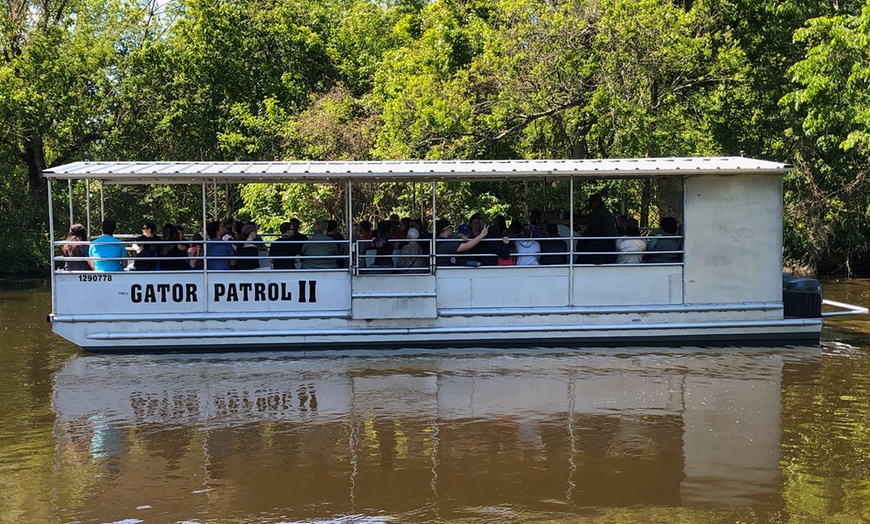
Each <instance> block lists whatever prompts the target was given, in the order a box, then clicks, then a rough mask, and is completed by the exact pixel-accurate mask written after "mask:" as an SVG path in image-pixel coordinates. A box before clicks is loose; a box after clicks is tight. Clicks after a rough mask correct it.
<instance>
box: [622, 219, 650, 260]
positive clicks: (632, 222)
mask: <svg viewBox="0 0 870 524" xmlns="http://www.w3.org/2000/svg"><path fill="white" fill-rule="evenodd" d="M639 236H640V228H639V225H638V223H637V219H634V218H626V219H625V225H624V227H623V236H622V238H618V239H617V240H616V250H617V251H619V255H617V256H616V263H617V264H640V263H641V262H643V254H642V253H643V252H644V251H646V239H645V238H627V237H639ZM627 253H633V254H627Z"/></svg>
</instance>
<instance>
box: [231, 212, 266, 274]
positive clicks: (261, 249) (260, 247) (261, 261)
mask: <svg viewBox="0 0 870 524" xmlns="http://www.w3.org/2000/svg"><path fill="white" fill-rule="evenodd" d="M246 226H254V230H255V231H256V232H257V234H256V236H255V237H254V241H253V244H254V245H255V246H257V257H259V258H257V267H268V266H269V262H268V260H269V259H268V258H267V257H268V255H269V249H268V248H267V247H266V243H265V242H264V241H263V237H261V236H260V228H259V227H257V224H256V223H255V222H245V225H244V226H242V230H244V229H245V227H246ZM244 236H245V234H244V232H243V233H242V237H244ZM244 241H247V239H244ZM236 269H238V268H236Z"/></svg>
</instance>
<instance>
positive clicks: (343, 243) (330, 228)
mask: <svg viewBox="0 0 870 524" xmlns="http://www.w3.org/2000/svg"><path fill="white" fill-rule="evenodd" d="M326 236H328V237H329V238H331V239H333V240H336V241H337V243H336V245H337V246H338V249H339V250H340V251H341V256H342V257H343V258H339V259H338V260H336V263H337V264H338V267H347V239H346V238H344V235H342V234H341V231H339V230H338V222H337V221H335V220H327V221H326Z"/></svg>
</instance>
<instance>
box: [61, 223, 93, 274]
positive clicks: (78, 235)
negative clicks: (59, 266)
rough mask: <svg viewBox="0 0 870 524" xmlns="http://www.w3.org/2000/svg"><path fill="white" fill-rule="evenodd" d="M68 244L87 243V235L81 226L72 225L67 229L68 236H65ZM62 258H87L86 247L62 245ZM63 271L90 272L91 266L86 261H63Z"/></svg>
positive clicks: (81, 245) (82, 245)
mask: <svg viewBox="0 0 870 524" xmlns="http://www.w3.org/2000/svg"><path fill="white" fill-rule="evenodd" d="M66 239H67V241H68V242H87V241H88V233H87V231H85V226H83V225H81V224H73V225H71V226H70V227H69V234H68V235H67V236H66ZM61 252H62V253H63V256H64V257H77V258H84V257H87V256H88V246H86V245H84V244H64V245H63V248H61ZM63 270H64V271H90V270H91V265H90V264H88V261H87V260H64V262H63Z"/></svg>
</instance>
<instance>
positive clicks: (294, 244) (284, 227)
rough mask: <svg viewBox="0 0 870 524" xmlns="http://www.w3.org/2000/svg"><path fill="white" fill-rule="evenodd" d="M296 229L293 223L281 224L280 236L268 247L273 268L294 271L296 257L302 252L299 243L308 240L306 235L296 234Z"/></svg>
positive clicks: (296, 226)
mask: <svg viewBox="0 0 870 524" xmlns="http://www.w3.org/2000/svg"><path fill="white" fill-rule="evenodd" d="M298 227H299V226H298V225H297V224H296V223H294V222H293V221H287V222H284V223H283V224H281V229H280V230H281V236H280V237H278V238H276V239H275V240H274V241H272V244H271V245H270V246H269V256H270V257H271V258H272V267H273V268H275V269H296V257H297V256H299V252H300V251H302V244H301V241H304V240H308V237H307V236H306V235H303V234H301V233H299V232H298ZM278 257H281V258H278Z"/></svg>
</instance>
